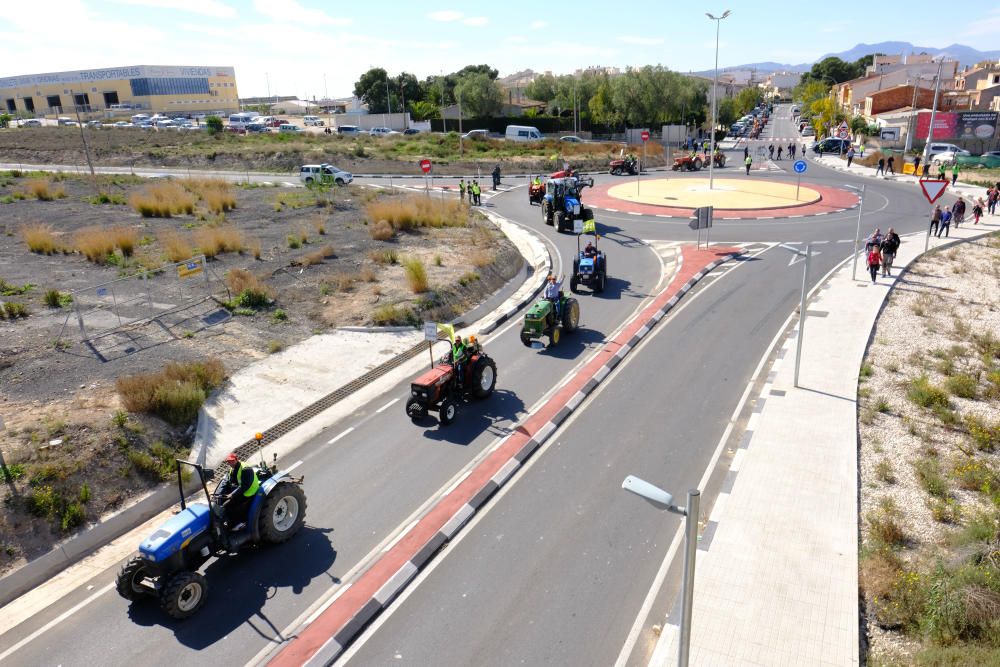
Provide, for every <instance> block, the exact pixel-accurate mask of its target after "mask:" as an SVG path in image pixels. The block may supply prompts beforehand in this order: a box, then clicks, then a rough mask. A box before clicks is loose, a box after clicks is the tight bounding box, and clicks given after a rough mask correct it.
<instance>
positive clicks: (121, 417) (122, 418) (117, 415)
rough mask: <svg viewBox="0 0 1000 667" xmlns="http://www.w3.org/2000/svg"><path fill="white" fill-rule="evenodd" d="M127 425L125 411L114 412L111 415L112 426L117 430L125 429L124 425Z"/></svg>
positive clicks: (126, 413)
mask: <svg viewBox="0 0 1000 667" xmlns="http://www.w3.org/2000/svg"><path fill="white" fill-rule="evenodd" d="M127 423H128V412H126V411H125V410H115V412H114V414H113V415H111V424H112V426H117V427H118V428H125V424H127Z"/></svg>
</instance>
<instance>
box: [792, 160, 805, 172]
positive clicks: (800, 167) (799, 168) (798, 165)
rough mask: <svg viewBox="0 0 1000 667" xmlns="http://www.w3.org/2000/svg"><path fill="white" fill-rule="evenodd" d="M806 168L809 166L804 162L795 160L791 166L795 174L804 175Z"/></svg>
mask: <svg viewBox="0 0 1000 667" xmlns="http://www.w3.org/2000/svg"><path fill="white" fill-rule="evenodd" d="M808 166H809V165H807V164H806V161H805V160H796V161H795V164H793V165H792V169H794V170H795V173H796V174H804V173H806V168H808Z"/></svg>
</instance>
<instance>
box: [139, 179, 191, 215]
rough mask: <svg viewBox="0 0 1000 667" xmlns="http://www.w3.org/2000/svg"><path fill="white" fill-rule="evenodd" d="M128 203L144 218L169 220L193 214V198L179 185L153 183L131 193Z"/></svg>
mask: <svg viewBox="0 0 1000 667" xmlns="http://www.w3.org/2000/svg"><path fill="white" fill-rule="evenodd" d="M128 203H129V206H131V207H132V208H133V209H135V211H136V212H137V213H139V215H141V216H142V217H144V218H169V217H171V216H174V215H184V214H187V215H191V214H192V213H194V204H195V196H194V195H193V194H191V193H190V192H188V191H187V190H186V189H185V188H184V187H183V186H182V185H181V184H180V183H172V182H166V183H153V184H152V185H147V186H146V187H144V188H142V189H141V190H139V191H138V192H133V193H132V194H131V195H130V196H129V198H128Z"/></svg>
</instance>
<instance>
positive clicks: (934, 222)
mask: <svg viewBox="0 0 1000 667" xmlns="http://www.w3.org/2000/svg"><path fill="white" fill-rule="evenodd" d="M940 225H941V205H940V204H935V205H934V212H933V213H932V214H931V226H930V229H928V230H927V233H928V235H931V236H936V235H937V232H938V228H939V227H940Z"/></svg>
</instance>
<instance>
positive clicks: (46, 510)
mask: <svg viewBox="0 0 1000 667" xmlns="http://www.w3.org/2000/svg"><path fill="white" fill-rule="evenodd" d="M26 501H27V503H28V511H29V512H30V513H31V514H33V515H34V516H37V517H44V518H46V519H55V518H58V516H59V515H60V514H61V513H62V510H63V508H64V507H65V505H66V501H65V500H63V497H62V496H61V495H59V492H58V491H56V490H55V489H53V488H52V487H51V486H49V485H47V484H46V485H42V486H38V487H36V488H35V489H33V490H32V491H31V492H30V493H29V494H28V495H27V498H26Z"/></svg>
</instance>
